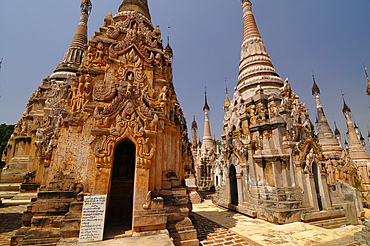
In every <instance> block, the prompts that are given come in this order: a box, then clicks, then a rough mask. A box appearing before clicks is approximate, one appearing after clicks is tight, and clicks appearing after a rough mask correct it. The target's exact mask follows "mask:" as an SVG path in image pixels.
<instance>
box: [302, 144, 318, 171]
mask: <svg viewBox="0 0 370 246" xmlns="http://www.w3.org/2000/svg"><path fill="white" fill-rule="evenodd" d="M317 162H318V156H317V154H315V153H314V151H313V148H312V149H310V152H309V153H308V154H307V156H306V166H305V168H304V172H305V173H312V165H313V164H314V163H316V164H317Z"/></svg>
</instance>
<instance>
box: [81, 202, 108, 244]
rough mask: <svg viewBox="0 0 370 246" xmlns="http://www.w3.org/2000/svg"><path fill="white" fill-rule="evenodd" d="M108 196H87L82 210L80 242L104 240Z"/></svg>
mask: <svg viewBox="0 0 370 246" xmlns="http://www.w3.org/2000/svg"><path fill="white" fill-rule="evenodd" d="M106 202H107V195H101V196H85V197H84V204H83V209H82V218H81V226H80V236H79V242H80V243H86V242H95V241H101V240H103V233H104V220H105V204H106Z"/></svg>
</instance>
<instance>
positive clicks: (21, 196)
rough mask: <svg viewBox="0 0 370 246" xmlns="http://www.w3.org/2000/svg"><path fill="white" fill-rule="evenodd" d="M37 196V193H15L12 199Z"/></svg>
mask: <svg viewBox="0 0 370 246" xmlns="http://www.w3.org/2000/svg"><path fill="white" fill-rule="evenodd" d="M36 197H37V193H18V194H17V195H15V196H14V197H13V198H12V200H30V201H31V199H32V198H36Z"/></svg>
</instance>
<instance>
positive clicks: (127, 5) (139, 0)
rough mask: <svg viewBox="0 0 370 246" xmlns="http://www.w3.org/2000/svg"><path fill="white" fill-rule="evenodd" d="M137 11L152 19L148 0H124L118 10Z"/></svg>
mask: <svg viewBox="0 0 370 246" xmlns="http://www.w3.org/2000/svg"><path fill="white" fill-rule="evenodd" d="M123 11H137V12H139V13H141V14H143V15H144V16H145V17H146V18H148V19H149V20H151V17H150V13H149V7H148V1H147V0H123V2H122V4H121V6H120V7H119V9H118V12H123Z"/></svg>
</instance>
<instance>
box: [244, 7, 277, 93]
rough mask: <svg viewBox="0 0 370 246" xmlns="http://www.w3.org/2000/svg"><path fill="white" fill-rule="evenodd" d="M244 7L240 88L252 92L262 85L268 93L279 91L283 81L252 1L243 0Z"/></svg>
mask: <svg viewBox="0 0 370 246" xmlns="http://www.w3.org/2000/svg"><path fill="white" fill-rule="evenodd" d="M242 8H243V40H242V46H241V57H240V58H241V61H240V65H239V78H238V89H239V90H240V92H241V93H243V92H244V91H249V92H250V94H252V93H253V92H254V89H255V88H256V87H257V86H258V85H260V86H262V89H263V90H264V92H265V93H266V94H269V92H277V91H278V88H280V87H281V86H282V85H283V81H282V80H281V78H280V77H279V75H278V74H277V73H276V71H275V68H274V66H273V64H272V62H271V59H270V56H269V55H268V53H267V52H266V48H265V45H264V43H263V40H262V37H261V35H260V32H259V30H258V27H257V24H256V21H255V19H254V15H253V13H252V3H251V2H250V1H249V0H242Z"/></svg>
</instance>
